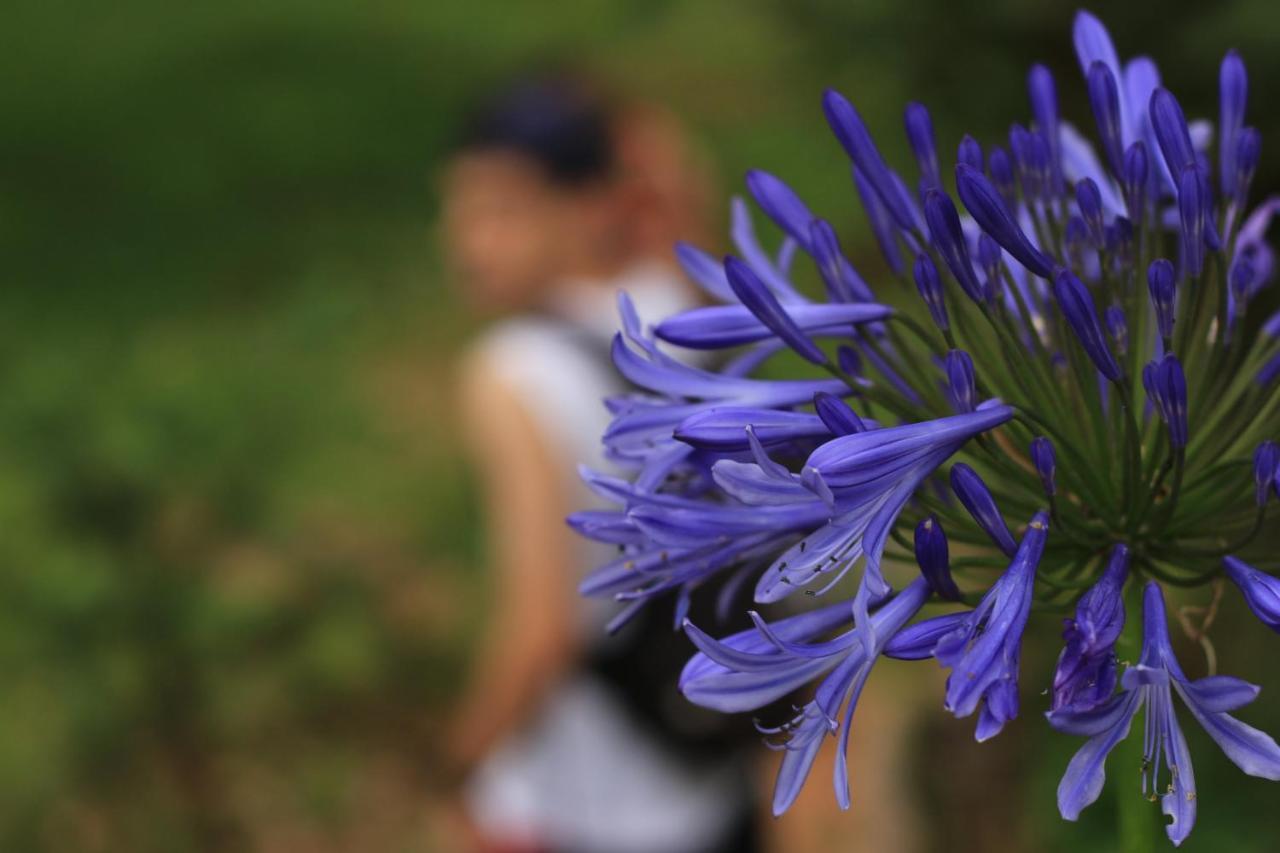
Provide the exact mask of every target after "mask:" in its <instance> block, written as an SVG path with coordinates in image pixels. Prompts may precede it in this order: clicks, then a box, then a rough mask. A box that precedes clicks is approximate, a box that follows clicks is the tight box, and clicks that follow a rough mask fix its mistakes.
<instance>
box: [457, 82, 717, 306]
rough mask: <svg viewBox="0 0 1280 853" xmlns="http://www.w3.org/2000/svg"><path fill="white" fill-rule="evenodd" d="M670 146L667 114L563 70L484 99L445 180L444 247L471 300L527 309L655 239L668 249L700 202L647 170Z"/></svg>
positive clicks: (674, 140)
mask: <svg viewBox="0 0 1280 853" xmlns="http://www.w3.org/2000/svg"><path fill="white" fill-rule="evenodd" d="M646 116H648V117H647V118H646ZM676 149H678V150H680V151H683V150H684V145H683V140H682V138H681V136H680V134H679V133H678V130H677V128H676V126H675V125H674V123H673V122H671V121H670V119H669V118H668V117H666V116H659V114H658V113H657V112H655V111H649V112H648V113H645V112H642V111H639V110H625V111H623V110H618V109H616V108H614V107H613V106H612V105H611V104H610V103H608V102H607V101H606V100H605V99H603V98H602V97H600V96H599V95H598V94H596V93H594V92H593V91H592V90H591V89H590V87H588V86H586V85H584V84H582V83H581V82H579V81H576V80H574V79H572V78H568V77H546V78H538V79H530V80H524V81H521V82H518V83H516V84H515V85H513V86H511V87H509V88H507V89H506V90H504V91H503V92H502V93H500V94H499V95H498V96H497V97H495V98H493V99H492V100H491V101H489V102H487V103H486V104H485V105H484V106H482V107H481V108H480V109H479V110H478V111H477V112H476V113H475V115H474V117H473V118H472V120H471V121H470V123H469V124H468V126H467V130H466V132H465V134H464V136H463V139H462V142H461V145H460V146H459V148H458V151H457V153H456V155H455V156H454V158H453V160H452V162H451V164H450V166H449V168H448V171H447V173H446V175H445V181H444V188H443V189H444V237H445V244H446V249H447V251H448V254H449V257H450V261H451V263H452V265H453V266H454V268H455V270H456V272H457V273H458V277H459V279H460V280H461V283H462V285H463V287H464V288H465V291H466V296H467V297H468V299H469V300H470V301H471V302H472V303H473V304H475V305H476V306H477V307H480V308H482V309H487V310H518V309H521V308H527V307H530V306H531V305H534V304H536V303H537V302H538V301H539V300H540V298H541V297H542V295H543V293H544V292H545V291H546V290H547V288H549V287H550V286H553V285H555V284H556V283H558V282H560V281H563V280H565V279H568V278H580V279H593V278H594V279H604V278H608V277H609V276H611V275H613V274H615V273H617V272H618V271H620V269H621V268H622V267H623V266H625V265H627V264H629V263H631V262H632V261H634V260H635V259H637V258H638V257H640V256H643V255H646V254H649V253H651V252H652V251H653V250H654V248H655V247H654V246H653V245H652V244H653V243H654V242H655V241H661V242H664V243H665V245H664V246H663V248H662V250H663V252H669V247H670V242H671V239H674V236H675V235H674V234H671V233H670V231H671V230H672V227H682V226H675V225H674V223H675V220H676V219H680V220H681V221H682V223H683V221H685V220H688V219H689V218H690V217H691V214H690V213H689V212H687V211H685V210H683V209H684V208H689V207H693V206H696V205H692V204H690V203H687V201H686V199H684V198H681V199H679V200H677V199H675V198H674V197H673V194H672V193H671V192H670V191H669V189H668V187H669V185H671V184H673V183H681V181H679V180H673V179H672V177H671V176H669V175H665V174H652V173H653V172H660V171H662V170H667V171H670V166H669V161H672V155H671V154H670V152H671V151H672V150H676ZM676 159H679V158H676ZM691 183H696V184H698V186H696V187H692V190H693V192H694V193H699V192H700V191H701V189H702V186H701V182H700V181H696V180H693V181H691ZM677 192H684V193H685V194H686V195H687V194H688V192H689V190H677ZM694 197H696V196H690V198H694ZM676 209H680V210H681V215H680V216H675V215H674V212H675V211H676ZM664 223H669V225H664ZM686 236H689V235H686Z"/></svg>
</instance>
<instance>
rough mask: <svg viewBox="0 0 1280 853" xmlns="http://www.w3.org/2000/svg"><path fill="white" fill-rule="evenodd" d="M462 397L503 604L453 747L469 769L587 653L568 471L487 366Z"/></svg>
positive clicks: (495, 585)
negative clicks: (578, 619) (578, 629)
mask: <svg viewBox="0 0 1280 853" xmlns="http://www.w3.org/2000/svg"><path fill="white" fill-rule="evenodd" d="M461 391H462V400H461V404H462V405H461V412H462V426H463V431H464V436H465V438H466V440H467V442H468V444H469V446H470V450H471V457H472V460H473V463H474V464H475V465H476V468H477V471H478V473H479V474H480V479H481V487H482V490H483V494H484V509H485V522H486V527H487V531H488V542H489V548H488V554H489V558H490V567H491V585H490V590H491V601H492V604H493V607H492V610H491V616H490V619H489V621H488V626H487V629H486V631H485V635H484V636H483V638H482V640H481V643H480V647H479V650H478V652H477V654H476V656H475V658H474V659H473V666H472V676H471V681H470V684H469V685H468V688H467V690H466V691H465V692H464V694H463V696H462V697H461V700H460V701H459V703H458V706H457V715H456V718H455V724H454V726H453V727H452V732H451V737H450V742H449V749H450V750H451V752H452V754H453V757H454V760H455V761H456V762H458V763H459V764H461V765H463V766H468V765H471V764H473V763H474V762H475V761H477V760H478V759H479V758H480V757H482V756H483V755H484V754H485V753H486V752H487V751H488V750H489V749H490V748H491V747H492V746H493V745H494V743H496V742H497V741H498V740H499V739H500V738H501V737H503V736H504V735H505V734H507V733H509V732H511V731H512V730H514V729H516V728H517V727H518V726H519V725H520V724H521V723H522V722H523V721H524V720H525V719H526V718H527V716H528V715H529V714H530V713H531V712H532V711H533V710H534V709H536V708H537V705H538V701H539V699H540V698H541V697H542V696H543V695H544V693H545V691H546V690H547V689H548V688H549V687H550V686H551V685H552V684H553V683H554V682H555V681H556V679H557V678H558V677H559V676H560V675H561V674H562V673H563V672H564V670H565V669H566V668H567V667H568V666H569V664H570V663H571V662H572V661H573V659H574V655H575V653H576V651H577V650H576V648H575V619H574V612H575V610H574V605H575V600H574V590H573V579H572V575H571V574H570V567H571V565H572V563H571V561H572V558H573V550H574V541H573V538H572V533H571V531H570V530H569V528H568V527H567V526H566V525H565V522H564V518H565V515H566V514H567V513H568V512H569V511H570V510H571V508H570V507H569V506H567V504H568V498H567V496H566V495H565V484H564V480H565V477H564V474H563V473H562V471H561V470H560V468H559V464H563V463H559V460H558V459H557V457H556V455H555V453H554V448H552V447H551V446H549V444H548V442H547V440H546V438H545V437H544V436H543V435H542V434H541V431H540V430H539V429H538V427H537V424H536V423H535V422H534V420H533V418H532V417H531V415H530V413H529V412H528V411H526V409H525V408H524V407H523V406H522V405H521V402H520V399H519V397H518V396H517V394H516V392H515V391H514V390H513V389H511V388H509V387H507V386H506V385H505V384H504V382H503V381H502V380H501V378H500V377H499V376H497V375H496V373H495V371H494V370H492V368H491V367H489V366H487V365H486V364H485V363H484V362H483V361H482V360H481V361H477V362H474V363H472V364H471V365H469V367H468V368H467V369H466V370H465V371H464V375H463V378H462V389H461Z"/></svg>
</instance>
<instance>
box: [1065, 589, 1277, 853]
mask: <svg viewBox="0 0 1280 853" xmlns="http://www.w3.org/2000/svg"><path fill="white" fill-rule="evenodd" d="M1142 618H1143V624H1142V657H1141V659H1140V660H1139V661H1138V663H1137V664H1136V665H1135V666H1131V667H1129V668H1128V669H1126V670H1125V673H1124V676H1123V678H1122V679H1121V682H1122V684H1123V686H1124V691H1123V692H1121V693H1120V694H1119V695H1117V696H1116V697H1115V698H1113V699H1112V700H1111V701H1109V702H1107V703H1106V704H1105V705H1102V706H1100V707H1097V708H1093V709H1091V710H1088V711H1071V710H1066V711H1061V712H1055V713H1053V714H1051V715H1050V717H1049V720H1050V722H1051V723H1052V724H1053V726H1054V728H1056V729H1058V730H1059V731H1063V732H1066V733H1068V734H1076V735H1085V736H1087V737H1088V738H1089V741H1088V742H1087V743H1086V744H1085V745H1084V746H1083V747H1081V748H1080V751H1079V752H1077V753H1076V754H1075V757H1074V758H1072V759H1071V763H1070V764H1069V765H1068V766H1067V772H1066V773H1065V774H1064V775H1063V777H1062V783H1061V784H1060V785H1059V786H1058V809H1059V810H1060V811H1061V812H1062V816H1063V817H1064V818H1066V819H1067V820H1075V819H1076V818H1077V817H1079V815H1080V812H1081V811H1082V810H1083V809H1084V808H1085V807H1086V806H1088V805H1089V804H1090V803H1092V802H1093V801H1094V800H1096V799H1097V798H1098V795H1099V794H1100V793H1101V791H1102V782H1103V778H1104V767H1103V765H1104V763H1105V762H1106V759H1107V755H1108V754H1109V753H1110V752H1111V750H1112V749H1114V748H1115V746H1116V744H1118V743H1119V742H1120V741H1122V740H1124V739H1125V738H1126V737H1127V736H1128V734H1129V727H1130V724H1131V723H1132V722H1133V717H1134V715H1135V714H1137V712H1138V709H1139V708H1141V707H1143V706H1144V705H1145V706H1146V709H1147V713H1146V732H1145V734H1144V735H1143V745H1144V746H1143V752H1144V756H1145V757H1144V760H1143V774H1142V791H1143V793H1144V794H1146V793H1150V794H1151V795H1152V796H1153V797H1155V796H1158V797H1159V798H1160V808H1161V811H1163V812H1164V813H1165V814H1166V815H1167V816H1169V817H1170V818H1172V820H1171V821H1170V822H1169V824H1168V825H1167V826H1166V827H1165V832H1166V834H1167V835H1168V836H1169V840H1170V841H1172V842H1173V843H1174V844H1175V845H1178V844H1181V843H1182V842H1183V841H1184V840H1186V837H1187V835H1188V834H1190V832H1191V829H1192V827H1193V826H1194V825H1195V821H1196V802H1197V792H1196V780H1195V773H1194V771H1193V770H1192V767H1191V752H1190V750H1189V749H1188V748H1187V741H1186V738H1185V737H1183V734H1182V729H1181V728H1179V726H1178V718H1177V716H1176V714H1175V713H1174V708H1173V693H1177V694H1178V697H1179V698H1180V699H1181V700H1182V703H1183V704H1184V705H1186V707H1187V710H1188V711H1190V712H1191V715H1192V716H1193V717H1194V718H1195V719H1196V722H1198V723H1199V724H1200V726H1201V727H1202V728H1203V729H1204V730H1205V731H1206V732H1207V733H1208V734H1209V736H1210V737H1212V738H1213V739H1214V741H1216V742H1217V744H1218V746H1219V747H1221V748H1222V751H1223V752H1224V753H1226V756H1227V757H1228V758H1229V759H1231V761H1232V762H1234V763H1235V764H1236V766H1237V767H1239V768H1240V769H1241V770H1243V771H1244V772H1245V773H1248V774H1249V775H1250V776H1259V777H1261V778H1263V779H1272V780H1277V779H1280V746H1277V745H1276V742H1275V740H1274V739H1273V738H1272V737H1271V736H1270V735H1268V734H1265V733H1264V732H1260V731H1258V730H1257V729H1255V728H1253V727H1252V726H1249V725H1246V724H1245V723H1242V722H1240V721H1239V720H1237V719H1236V718H1235V717H1233V716H1231V715H1230V714H1229V713H1228V712H1229V711H1234V710H1236V709H1238V708H1241V707H1243V706H1245V705H1247V704H1249V703H1250V702H1252V701H1253V700H1254V698H1255V697H1256V696H1257V695H1258V688H1257V687H1256V686H1255V685H1252V684H1249V683H1248V682H1245V681H1241V680H1240V679H1238V678H1232V677H1231V676H1227V675H1211V676H1209V677H1207V678H1201V679H1198V680H1196V681H1191V680H1189V679H1188V678H1187V677H1186V676H1185V675H1184V674H1183V672H1182V667H1181V666H1179V665H1178V661H1177V659H1176V658H1175V657H1174V654H1173V648H1172V646H1171V645H1170V642H1169V626H1168V621H1167V618H1166V616H1165V607H1164V595H1163V593H1162V592H1161V591H1160V586H1159V584H1156V583H1154V582H1149V583H1148V584H1147V585H1146V587H1145V588H1144V589H1143V596H1142ZM1164 780H1167V781H1164ZM1162 789H1163V790H1162Z"/></svg>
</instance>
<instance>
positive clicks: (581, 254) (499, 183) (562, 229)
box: [444, 77, 757, 853]
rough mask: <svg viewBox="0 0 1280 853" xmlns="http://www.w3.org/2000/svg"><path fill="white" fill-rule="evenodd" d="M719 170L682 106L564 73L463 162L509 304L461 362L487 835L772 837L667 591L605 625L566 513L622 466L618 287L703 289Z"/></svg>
mask: <svg viewBox="0 0 1280 853" xmlns="http://www.w3.org/2000/svg"><path fill="white" fill-rule="evenodd" d="M704 186H705V182H704V181H703V180H702V178H701V175H700V173H699V171H698V169H697V166H696V163H695V162H694V161H693V160H691V158H690V155H689V151H688V146H687V144H686V142H685V141H684V139H683V137H682V135H681V134H680V132H679V128H678V127H677V126H676V125H675V123H674V122H673V121H672V120H671V119H670V117H668V116H666V115H665V114H663V113H661V112H660V111H656V110H651V109H638V108H634V109H629V110H627V109H619V108H616V107H611V106H610V105H608V104H606V102H605V101H603V100H602V99H601V98H600V97H599V96H598V95H596V94H595V93H593V92H592V91H590V89H589V88H588V87H586V86H583V85H582V84H581V83H578V82H575V81H573V80H570V79H568V78H558V77H557V78H546V79H537V80H528V81H524V82H521V83H518V84H516V85H515V86H513V87H511V88H510V89H509V90H507V91H506V92H504V93H503V94H502V95H500V96H499V97H498V98H496V99H495V100H494V101H493V102H492V103H491V104H489V105H487V106H486V107H485V108H484V109H482V110H481V111H480V112H479V113H478V114H477V116H476V118H475V120H474V121H473V122H472V124H471V126H470V127H469V129H468V131H467V133H466V136H465V139H464V141H463V144H462V145H461V147H460V150H459V152H458V153H457V155H456V156H455V158H454V160H453V162H452V164H451V166H450V168H449V170H448V173H447V175H446V178H445V194H444V196H445V202H444V231H445V240H446V245H447V249H448V251H449V254H450V259H451V261H452V264H453V266H454V268H455V272H456V275H457V278H458V280H459V282H460V284H461V285H462V287H463V289H464V293H465V296H466V297H467V299H468V301H469V302H470V303H471V304H472V306H473V307H474V308H476V309H477V310H478V311H480V312H481V313H483V314H486V315H497V316H498V317H499V318H500V319H497V320H496V322H494V323H493V324H492V325H490V326H489V328H488V329H487V330H486V331H485V332H484V333H483V334H482V335H481V336H480V338H479V339H478V340H477V341H476V342H475V343H474V345H473V346H472V348H471V350H470V352H469V353H467V354H466V356H465V357H464V359H463V361H462V366H461V375H460V392H461V406H460V412H461V416H462V430H463V433H464V436H465V439H466V440H467V442H468V443H469V445H470V449H471V454H472V459H473V461H474V463H475V465H476V467H477V469H478V472H479V475H480V479H481V487H482V491H483V494H484V504H485V506H484V509H485V514H486V515H485V522H486V525H487V529H488V542H489V555H490V567H491V571H492V584H491V596H492V602H493V606H492V610H491V615H490V619H489V623H488V626H487V630H486V632H485V634H484V636H483V638H482V640H481V644H480V648H479V650H478V652H477V655H476V657H475V661H474V665H473V672H472V677H471V679H470V684H469V685H468V688H467V690H466V692H465V694H464V695H463V696H462V697H461V699H460V701H459V704H458V710H457V715H456V722H455V724H454V725H453V727H452V729H451V730H450V732H449V735H448V741H447V745H446V746H447V749H448V750H449V752H450V754H451V758H452V761H453V762H454V766H455V767H456V768H457V769H458V771H459V775H460V776H462V777H465V780H466V781H465V783H464V786H463V794H462V800H463V804H462V810H463V811H464V813H465V815H466V819H467V822H468V823H469V825H470V827H471V829H472V831H473V835H474V838H473V841H474V843H475V845H476V846H477V848H478V849H481V850H503V851H552V850H555V851H573V853H578V852H579V851H581V853H586V852H587V851H610V853H612V851H618V853H629V851H637V853H640V851H645V853H647V852H648V851H670V853H683V852H684V851H688V852H689V853H704V851H705V853H712V851H743V853H749V851H751V850H753V849H756V846H757V845H756V839H755V836H756V832H755V822H756V818H755V814H754V811H755V810H754V794H753V790H752V784H751V775H752V774H751V773H750V772H748V768H747V767H746V766H745V764H744V763H743V760H742V759H741V758H740V756H739V754H738V751H737V750H735V748H734V744H735V743H736V742H740V741H742V740H743V739H742V738H740V737H737V738H735V736H733V735H731V734H729V735H727V734H726V733H725V732H723V731H717V730H716V729H717V726H719V725H720V723H719V722H718V721H716V720H715V718H714V715H702V714H701V712H699V711H698V710H697V709H695V708H693V707H692V706H691V705H689V704H688V703H686V702H684V701H683V698H682V697H680V696H679V694H678V693H677V691H676V690H675V678H676V675H677V673H678V671H679V667H680V665H681V664H682V663H683V661H684V660H685V659H687V657H688V655H689V653H690V649H689V647H688V645H687V641H686V640H685V638H684V637H683V635H682V634H681V633H680V632H677V631H673V630H672V625H671V622H670V616H669V613H670V610H669V608H651V611H652V612H651V613H650V614H646V616H645V617H642V618H641V619H640V620H639V622H640V624H633V625H630V626H628V627H627V628H626V629H624V630H623V631H622V632H621V633H620V634H619V635H618V636H617V637H613V638H610V637H608V635H607V633H606V631H605V630H604V626H605V624H606V622H607V621H608V619H609V618H610V617H611V616H612V615H613V613H614V612H615V611H616V609H617V608H616V607H614V606H610V603H609V602H599V601H590V600H584V599H581V598H579V597H578V595H577V590H576V588H577V585H578V582H579V580H580V579H581V578H582V576H583V575H585V573H586V572H587V571H588V570H589V569H590V568H591V567H592V566H595V565H597V564H599V562H600V561H601V559H602V557H605V558H607V551H606V553H605V554H602V553H601V551H600V548H601V546H600V545H599V544H598V543H591V542H587V541H585V540H583V539H581V538H579V537H577V536H576V535H575V534H574V533H573V532H572V531H571V530H570V529H569V528H568V526H567V525H566V524H565V517H566V516H567V515H568V514H569V513H570V512H573V511H575V510H578V509H582V508H584V507H588V506H593V505H595V506H599V505H600V502H599V499H598V498H595V497H594V496H592V495H591V494H590V493H589V492H588V491H587V490H586V489H585V487H583V486H582V484H581V482H580V480H579V478H578V475H577V466H578V465H579V464H585V465H588V466H590V467H593V468H596V469H600V470H610V469H611V468H612V466H611V464H610V463H609V461H608V460H606V459H605V458H604V456H603V448H602V446H601V443H600V435H601V434H602V433H603V431H604V428H605V426H606V425H607V423H608V418H609V416H608V413H607V412H606V410H605V408H604V407H603V406H602V404H601V400H602V399H603V398H605V397H608V396H611V395H615V394H619V393H624V392H625V391H627V390H628V389H627V388H626V386H625V384H624V383H623V381H622V380H621V379H620V377H618V375H617V374H616V372H615V371H614V369H613V367H612V365H611V363H610V361H609V357H608V351H609V344H610V341H611V339H612V336H613V334H614V331H615V329H616V328H617V326H618V319H617V308H616V299H617V293H618V291H626V293H627V294H628V295H629V296H630V297H631V298H632V299H633V300H634V302H635V304H636V306H637V309H638V311H639V313H640V315H641V317H642V318H645V319H647V320H654V319H656V318H658V317H661V316H663V315H665V314H669V313H671V312H673V311H676V310H679V309H681V308H683V307H688V306H690V305H691V304H692V297H691V295H690V294H689V293H688V292H687V291H686V288H685V287H684V285H683V284H682V282H681V280H680V278H679V277H678V276H677V274H676V273H675V272H674V270H673V269H672V267H671V266H670V260H669V258H670V257H671V246H672V244H673V243H674V241H675V239H676V238H677V236H685V237H688V236H690V233H691V232H693V231H696V230H697V229H696V227H695V226H696V224H697V222H698V220H700V219H701V218H702V215H703V209H702V205H703V204H704V202H705V198H706V195H707V194H706V193H705V192H702V193H700V191H699V189H700V188H701V187H704ZM654 620H656V621H654ZM637 632H643V633H644V635H645V636H644V639H643V640H642V641H637V636H638V634H637ZM655 638H656V641H657V642H659V643H660V644H661V647H660V650H659V651H657V652H653V651H652V650H653V649H654V648H655V647H654V645H653V644H654V642H655ZM641 649H643V650H644V651H645V656H644V657H638V656H637V652H638V651H639V650H641ZM655 680H657V681H661V682H662V684H661V685H659V688H660V689H655V684H654V682H655ZM654 696H658V697H660V698H659V699H658V700H657V701H654V700H653V697H654Z"/></svg>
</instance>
